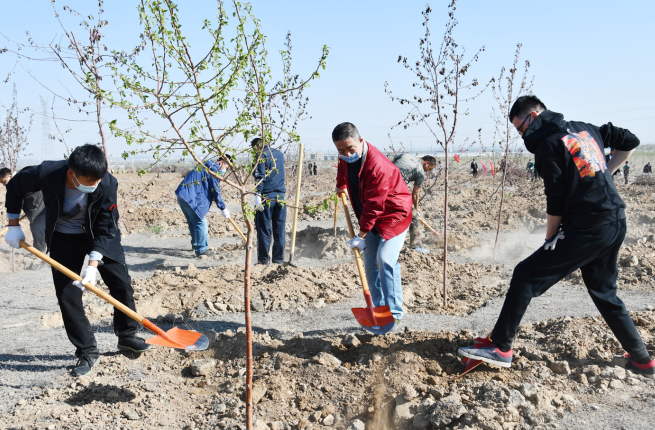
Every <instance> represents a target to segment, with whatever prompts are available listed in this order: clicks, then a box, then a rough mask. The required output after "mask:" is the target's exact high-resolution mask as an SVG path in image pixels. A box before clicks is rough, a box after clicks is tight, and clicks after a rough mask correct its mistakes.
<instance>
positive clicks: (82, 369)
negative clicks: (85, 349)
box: [71, 356, 100, 378]
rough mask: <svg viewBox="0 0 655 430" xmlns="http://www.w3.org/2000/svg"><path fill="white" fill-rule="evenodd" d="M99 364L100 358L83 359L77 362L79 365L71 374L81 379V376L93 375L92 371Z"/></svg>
mask: <svg viewBox="0 0 655 430" xmlns="http://www.w3.org/2000/svg"><path fill="white" fill-rule="evenodd" d="M98 364H100V357H96V356H90V357H82V358H80V359H79V360H77V364H76V365H75V367H74V368H73V371H72V372H71V373H72V375H73V376H74V377H76V378H79V377H80V376H86V375H88V374H89V373H91V370H92V369H93V368H94V367H96V366H97V365H98Z"/></svg>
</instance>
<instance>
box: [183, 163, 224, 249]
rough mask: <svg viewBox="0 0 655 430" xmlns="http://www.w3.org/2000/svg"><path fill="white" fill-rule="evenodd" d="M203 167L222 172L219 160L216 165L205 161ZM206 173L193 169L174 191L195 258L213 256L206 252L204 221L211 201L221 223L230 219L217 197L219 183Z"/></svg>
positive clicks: (204, 170) (202, 170) (205, 226)
mask: <svg viewBox="0 0 655 430" xmlns="http://www.w3.org/2000/svg"><path fill="white" fill-rule="evenodd" d="M205 167H206V169H209V170H211V171H212V172H215V173H218V174H221V175H222V174H224V173H225V171H226V166H225V162H224V160H223V158H219V160H218V161H214V160H209V161H207V162H206V163H205ZM206 169H203V168H196V169H193V170H192V171H191V172H189V173H188V174H187V175H186V176H185V177H184V180H183V181H182V183H181V184H180V185H179V186H178V187H177V190H175V195H176V196H177V202H178V203H179V205H180V209H182V213H183V214H184V216H185V217H186V221H187V224H188V225H189V232H190V233H191V246H193V251H194V252H195V254H196V257H200V256H201V255H206V256H211V255H214V254H215V252H214V251H207V248H208V244H207V237H208V231H207V218H205V215H207V212H209V208H210V207H211V205H212V201H214V202H216V206H218V208H219V209H220V210H221V213H222V214H223V216H224V217H225V219H229V218H230V212H229V211H228V210H227V207H226V206H225V203H224V202H223V198H222V197H221V190H220V188H219V182H220V181H219V180H218V179H216V178H215V177H214V176H212V175H211V174H210V173H209V172H208V171H207V170H206Z"/></svg>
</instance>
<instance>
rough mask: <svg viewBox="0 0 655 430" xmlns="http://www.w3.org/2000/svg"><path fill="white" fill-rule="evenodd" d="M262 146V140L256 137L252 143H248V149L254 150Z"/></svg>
mask: <svg viewBox="0 0 655 430" xmlns="http://www.w3.org/2000/svg"><path fill="white" fill-rule="evenodd" d="M261 144H262V138H261V137H256V138H254V139H253V140H252V141H250V147H251V148H254V147H256V146H259V145H261Z"/></svg>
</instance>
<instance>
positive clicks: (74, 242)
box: [50, 232, 139, 358]
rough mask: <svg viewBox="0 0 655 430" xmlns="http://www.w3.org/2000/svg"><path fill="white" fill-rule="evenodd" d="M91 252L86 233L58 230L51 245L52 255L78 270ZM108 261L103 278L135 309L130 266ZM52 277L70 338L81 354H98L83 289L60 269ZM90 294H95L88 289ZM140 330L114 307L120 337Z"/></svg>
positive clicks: (115, 322)
mask: <svg viewBox="0 0 655 430" xmlns="http://www.w3.org/2000/svg"><path fill="white" fill-rule="evenodd" d="M90 251H91V246H90V244H89V240H88V239H87V237H86V235H85V234H63V233H58V232H55V233H54V235H53V237H52V244H51V246H50V257H51V258H52V259H54V260H56V261H57V262H59V263H61V264H62V265H64V266H66V267H67V268H68V269H70V270H72V271H73V272H75V273H80V272H81V271H82V269H83V265H84V259H85V258H86V256H87V255H88V254H89V252H90ZM103 262H104V264H103V265H102V266H99V267H98V272H99V273H100V276H102V280H103V281H104V282H105V284H106V285H107V287H108V288H109V293H110V294H111V295H112V297H114V298H116V299H117V300H118V301H119V302H121V303H123V304H124V305H126V306H127V307H129V308H130V309H132V310H136V308H135V306H134V297H133V295H134V290H133V289H132V279H131V278H130V274H129V273H128V271H127V267H126V266H125V265H124V264H122V263H119V262H118V261H114V260H112V259H110V258H107V257H105V258H104V259H103ZM52 279H53V281H54V283H55V291H56V293H57V301H58V302H59V309H60V310H61V316H62V318H63V320H64V328H65V329H66V334H67V335H68V339H69V340H70V341H71V343H72V344H73V345H74V346H75V355H76V356H77V357H80V358H81V357H85V356H98V355H99V351H98V345H97V343H96V339H95V336H94V333H93V329H92V327H91V324H90V323H89V320H88V318H87V317H86V314H85V313H84V304H83V302H82V294H83V293H82V291H80V289H79V288H77V287H76V286H75V285H73V280H72V279H70V278H69V277H68V276H66V275H64V274H63V273H61V272H59V271H58V270H56V269H54V268H53V269H52ZM86 294H93V293H89V292H86ZM138 329H139V324H138V323H137V322H136V321H134V320H133V319H131V318H130V317H128V316H127V315H125V314H124V313H123V312H121V311H119V310H117V309H114V333H115V334H116V336H118V337H119V338H122V337H128V336H133V335H135V334H136V332H137V330H138Z"/></svg>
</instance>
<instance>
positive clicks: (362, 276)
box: [340, 193, 370, 296]
mask: <svg viewBox="0 0 655 430" xmlns="http://www.w3.org/2000/svg"><path fill="white" fill-rule="evenodd" d="M340 195H341V201H342V202H343V211H344V212H345V213H346V222H347V223H348V231H349V232H350V238H351V239H352V238H353V237H355V230H354V229H353V222H352V220H351V219H350V212H349V211H348V200H346V193H340ZM353 251H355V259H356V260H357V270H358V271H359V278H360V279H361V281H362V288H363V289H364V295H365V296H366V295H369V296H370V292H369V291H368V282H367V281H366V272H365V271H364V263H363V262H362V256H361V255H360V253H359V248H353Z"/></svg>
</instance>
